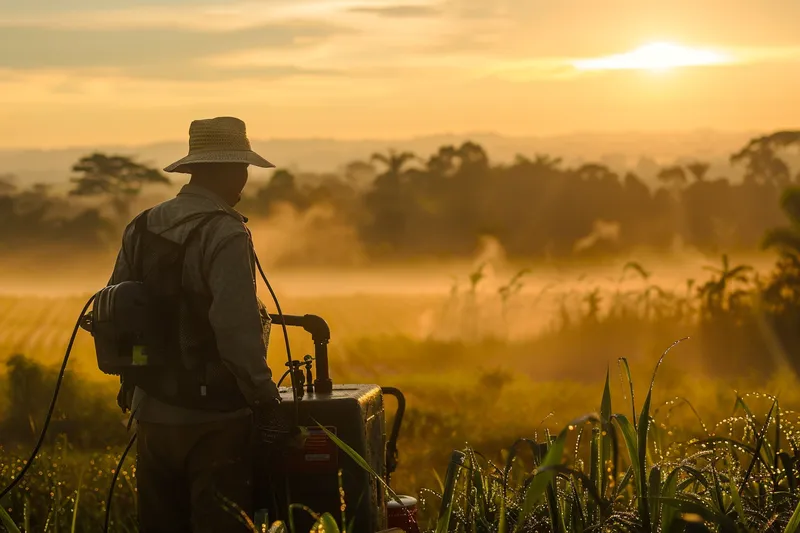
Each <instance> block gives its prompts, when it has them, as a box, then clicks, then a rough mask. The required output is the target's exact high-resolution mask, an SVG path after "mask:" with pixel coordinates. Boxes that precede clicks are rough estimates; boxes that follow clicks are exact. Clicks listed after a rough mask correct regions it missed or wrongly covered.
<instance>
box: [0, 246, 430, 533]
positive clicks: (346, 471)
mask: <svg viewBox="0 0 800 533" xmlns="http://www.w3.org/2000/svg"><path fill="white" fill-rule="evenodd" d="M255 262H256V265H257V267H258V271H259V274H260V275H261V278H262V279H263V281H264V283H265V285H266V286H267V289H268V290H269V292H270V295H271V296H272V299H273V301H274V302H275V307H276V310H277V313H276V314H270V315H269V318H270V320H271V321H272V322H273V323H276V324H280V325H281V328H282V331H283V338H284V342H285V344H286V354H287V362H286V366H287V370H286V371H285V372H284V374H283V376H282V377H281V379H280V380H279V382H278V387H279V392H280V395H281V400H282V401H281V404H280V405H279V406H278V409H280V410H281V411H282V412H283V414H284V415H285V416H286V417H288V418H291V419H293V420H294V423H295V425H296V426H299V427H303V428H305V430H306V432H307V437H306V439H305V442H304V443H303V445H302V447H301V448H286V449H285V450H283V452H282V453H283V456H282V458H281V460H280V461H278V462H275V463H274V464H276V465H277V466H278V468H276V469H275V470H274V471H272V472H269V480H268V485H269V487H270V493H271V495H272V497H273V498H272V502H271V504H269V506H268V507H267V509H266V511H267V513H268V515H269V519H270V520H273V519H282V520H285V521H288V519H289V518H290V517H289V513H291V514H292V517H291V518H292V520H293V522H294V523H295V524H296V525H297V527H299V528H301V529H300V530H303V529H305V530H308V529H310V528H311V527H312V526H313V524H314V521H315V520H314V519H313V517H310V516H309V515H308V514H307V513H306V512H305V511H301V510H297V511H293V510H290V505H289V504H292V503H302V504H303V505H304V506H306V507H307V508H310V509H312V510H313V511H315V512H317V513H320V514H322V513H325V512H328V513H330V514H331V515H332V516H333V517H335V518H336V519H337V521H339V520H340V517H341V516H342V515H343V508H342V506H343V504H344V509H346V510H347V515H346V516H347V524H341V523H340V524H339V526H340V528H343V529H344V528H345V527H346V528H347V530H348V531H354V532H365V533H375V532H378V531H380V530H383V529H386V528H388V527H399V528H402V529H403V530H405V531H406V532H408V533H415V532H418V531H419V530H418V527H417V524H416V500H415V499H414V498H411V497H408V496H400V497H395V498H394V499H393V500H391V501H389V500H387V498H386V493H385V489H386V487H388V486H389V482H390V478H391V475H392V473H393V472H394V471H395V470H396V468H397V463H398V451H397V438H398V436H399V432H400V427H401V424H402V419H403V414H404V411H405V398H404V396H403V394H402V392H401V391H400V390H398V389H396V388H394V387H380V386H378V385H374V384H354V385H348V384H341V385H339V384H334V383H333V381H332V379H331V377H330V371H329V365H328V343H329V342H330V328H329V327H328V324H327V323H326V322H325V320H324V319H322V318H321V317H319V316H316V315H302V316H297V315H284V314H283V311H282V310H281V307H280V303H279V302H278V298H277V296H276V294H275V292H274V290H273V289H272V286H271V285H270V283H269V280H268V279H267V276H266V275H265V274H264V270H263V268H262V267H261V264H260V262H259V261H258V257H255ZM136 283H137V282H123V283H120V284H117V285H111V286H109V287H105V288H104V289H102V290H101V291H99V292H98V293H96V294H94V295H92V296H91V297H90V298H89V300H88V301H87V302H86V304H85V305H84V307H83V309H82V310H81V313H80V315H79V318H78V320H77V321H76V323H75V327H74V328H73V331H72V334H71V336H70V340H69V343H68V345H67V349H66V352H65V354H64V359H63V362H62V364H61V368H60V370H59V373H58V379H57V381H56V386H55V389H54V391H53V397H52V400H51V402H50V406H49V408H48V411H47V416H46V418H45V421H44V424H43V426H42V430H41V433H40V434H39V438H38V440H37V442H36V445H35V446H34V449H33V451H32V452H31V455H30V458H29V459H28V460H27V461H26V462H25V465H24V466H23V468H22V469H21V470H20V471H19V472H18V474H17V475H16V476H15V477H14V479H13V480H12V481H11V483H10V484H9V485H8V486H7V487H5V488H4V489H3V490H2V492H0V499H2V498H3V497H5V496H6V495H7V494H8V493H9V492H10V491H11V490H12V489H13V488H14V487H15V486H16V485H17V484H18V483H19V482H20V481H21V480H22V479H23V477H24V476H25V475H26V473H27V472H28V470H29V469H30V467H31V465H32V464H33V461H34V460H35V458H36V456H37V455H38V453H39V450H40V449H41V446H42V444H43V442H44V439H45V436H46V433H47V430H48V427H49V424H50V420H51V418H52V415H53V412H54V409H55V404H56V400H57V398H58V393H59V391H60V388H61V383H62V380H63V378H64V373H65V370H66V366H67V362H68V361H69V357H70V354H71V352H72V347H73V344H74V342H75V337H76V335H77V332H78V329H79V328H82V329H84V330H86V331H89V332H90V333H91V334H92V336H93V337H94V340H95V349H96V351H97V352H98V354H97V355H98V366H100V368H101V370H103V371H104V372H105V373H111V374H116V373H118V372H119V368H114V369H110V368H109V367H108V366H109V364H110V363H109V359H108V358H107V357H103V358H102V360H101V352H103V353H105V354H106V355H107V354H108V353H110V352H109V346H108V344H107V343H108V341H109V338H114V337H115V336H116V338H117V342H119V338H120V332H121V333H122V335H121V336H122V337H124V338H126V339H127V340H128V342H127V344H125V343H123V344H122V345H121V349H120V347H118V346H115V347H113V349H112V350H111V352H114V353H116V354H117V355H118V359H119V360H117V361H116V363H117V365H118V367H128V368H134V369H135V367H136V366H137V361H136V359H137V358H141V357H142V347H141V346H139V345H138V343H139V342H141V339H137V338H136V334H137V333H136V332H137V331H138V332H139V333H140V332H141V331H142V330H143V329H146V325H145V324H143V322H142V321H146V316H145V317H143V315H142V314H141V311H142V309H143V304H144V302H143V300H144V299H146V298H145V295H144V293H143V292H142V289H141V286H140V285H136ZM93 303H94V306H93V308H92V310H91V311H90V312H87V311H88V310H89V307H90V306H91V305H92V304H93ZM136 317H139V318H138V319H137V318H136ZM137 320H138V321H137ZM112 326H113V327H116V328H117V330H116V331H115V332H112V333H109V330H108V328H111V329H113V327H112ZM287 327H300V328H302V329H304V330H305V331H306V332H308V333H310V334H311V338H312V340H313V342H314V355H313V357H312V356H311V355H306V356H305V357H304V358H303V360H302V361H296V360H293V359H292V355H291V348H290V345H289V335H288V331H287ZM104 343H105V344H104ZM145 357H146V355H145ZM112 366H113V365H112ZM314 369H315V370H316V376H314V374H313V371H314ZM286 377H289V379H290V382H291V385H290V386H289V387H281V384H282V382H283V380H284V379H285V378H286ZM386 395H389V396H394V397H395V398H396V399H397V402H398V407H397V412H396V414H395V417H394V423H393V426H392V429H391V433H390V434H389V437H388V439H387V435H386V414H385V409H384V396H386ZM134 414H135V413H133V414H132V415H131V418H133V415H134ZM320 426H322V427H324V428H325V430H323V429H321V428H320ZM129 427H130V424H129ZM329 434H333V435H335V436H336V437H337V438H338V439H340V440H341V441H342V442H344V443H345V444H346V445H347V446H349V447H350V448H351V449H352V451H355V452H356V453H357V454H358V455H359V456H360V457H361V458H363V459H364V461H366V463H367V464H368V465H369V467H370V468H371V470H372V471H373V472H375V473H376V474H378V477H380V478H381V479H380V480H378V479H375V477H373V476H372V475H371V474H370V473H369V472H367V470H365V469H364V468H363V467H362V466H361V465H360V464H358V462H356V461H355V460H354V458H353V457H351V455H350V454H349V453H347V452H346V451H344V450H343V449H342V448H341V447H340V446H339V445H337V443H336V442H335V441H334V440H333V439H331V438H330V437H329ZM135 440H136V433H134V434H133V435H132V437H131V439H130V441H129V442H128V445H127V447H126V448H125V450H124V452H123V454H122V456H121V458H120V461H119V464H118V467H117V468H116V471H115V474H114V477H113V479H112V481H111V486H110V488H109V493H108V498H107V502H106V517H105V531H108V524H109V517H110V509H111V501H112V497H113V490H114V485H115V484H116V478H117V475H118V473H119V471H120V469H121V466H122V464H123V462H124V461H125V457H126V456H127V454H128V452H129V451H130V449H131V448H132V446H133V444H134V442H135ZM256 481H257V482H258V481H260V480H256ZM257 484H258V483H257ZM384 484H385V485H386V487H384ZM340 486H341V487H342V489H343V494H342V493H341V492H340Z"/></svg>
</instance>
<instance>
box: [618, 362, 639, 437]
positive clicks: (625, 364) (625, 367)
mask: <svg viewBox="0 0 800 533" xmlns="http://www.w3.org/2000/svg"><path fill="white" fill-rule="evenodd" d="M619 365H620V367H622V369H623V370H625V377H627V378H628V387H629V388H630V390H631V416H632V417H633V427H636V400H635V398H634V396H633V376H632V375H631V367H630V365H629V364H628V360H627V359H626V358H625V357H620V359H619Z"/></svg>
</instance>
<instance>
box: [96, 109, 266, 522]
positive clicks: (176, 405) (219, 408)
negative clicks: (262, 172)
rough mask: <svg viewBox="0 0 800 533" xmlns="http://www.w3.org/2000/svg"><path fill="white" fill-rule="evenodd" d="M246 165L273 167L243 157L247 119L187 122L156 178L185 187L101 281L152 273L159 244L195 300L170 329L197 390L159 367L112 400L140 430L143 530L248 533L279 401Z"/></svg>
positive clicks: (146, 216)
mask: <svg viewBox="0 0 800 533" xmlns="http://www.w3.org/2000/svg"><path fill="white" fill-rule="evenodd" d="M249 165H256V166H259V167H263V168H273V167H274V165H273V164H272V163H270V162H269V161H267V160H266V159H264V158H263V157H261V156H259V155H258V154H256V153H255V152H253V151H252V150H251V149H250V143H249V140H248V138H247V134H246V130H245V124H244V122H242V121H241V120H239V119H236V118H232V117H219V118H214V119H207V120H196V121H194V122H192V124H191V126H190V128H189V154H188V155H187V156H186V157H184V158H183V159H180V160H179V161H177V162H175V163H173V164H172V165H169V166H168V167H166V168H165V169H164V170H165V171H166V172H179V173H188V174H191V179H190V181H189V183H188V184H187V185H185V186H184V187H183V188H182V189H181V190H180V192H179V193H178V195H177V196H176V197H175V198H172V199H170V200H168V201H166V202H163V203H161V204H159V205H157V206H155V207H153V208H152V209H149V210H147V211H145V212H144V213H142V214H140V215H139V216H138V217H137V218H136V219H135V220H134V221H133V222H131V224H130V225H129V226H128V227H127V229H126V231H125V233H124V237H123V244H122V248H121V250H120V253H119V255H118V258H117V262H116V265H115V268H114V273H113V275H112V278H111V282H110V284H112V285H113V284H116V283H120V282H122V281H128V280H137V281H142V279H141V278H142V276H145V275H146V274H145V273H143V272H145V271H146V272H148V273H151V272H153V268H155V267H153V266H152V265H151V266H150V267H148V266H147V261H148V258H149V257H150V255H152V254H153V253H155V252H154V248H157V246H155V245H156V244H158V245H160V246H170V245H172V246H174V247H176V249H178V248H177V247H178V246H181V247H182V248H180V249H182V250H183V255H182V256H181V257H182V265H183V266H182V267H180V266H179V267H178V275H177V276H175V278H176V279H182V281H179V282H178V283H179V284H180V285H181V287H180V291H179V294H181V295H195V296H196V297H195V298H194V299H193V300H186V301H185V302H184V304H182V305H186V306H187V308H189V307H190V308H191V310H190V311H191V313H190V312H189V311H182V313H183V314H181V317H180V320H177V319H176V322H175V324H179V328H178V327H176V328H173V329H181V331H180V332H178V331H175V332H174V333H175V339H180V341H179V343H178V344H175V346H180V348H177V349H176V350H175V351H180V352H181V353H179V354H174V357H177V358H179V359H178V360H181V361H182V363H183V364H184V366H185V367H186V368H187V369H192V368H193V369H197V372H196V375H197V376H200V377H199V378H197V379H200V380H201V381H197V382H196V384H199V386H191V385H190V386H187V385H185V383H184V382H188V383H190V384H191V383H195V382H193V381H191V380H192V379H195V378H194V377H190V376H194V375H195V374H192V372H193V371H191V370H186V371H173V373H172V374H169V372H168V371H167V370H164V371H161V370H160V369H157V373H160V374H159V375H158V379H159V380H161V381H159V382H158V383H155V382H153V383H152V384H151V383H150V382H146V383H148V386H145V385H142V383H145V382H141V381H137V383H138V386H136V387H131V385H130V383H125V382H124V378H123V385H122V387H121V390H120V396H119V398H118V399H119V402H120V406H121V407H122V409H123V411H126V410H128V409H130V410H131V412H132V415H131V416H132V417H133V418H134V419H135V420H136V421H137V432H138V452H137V468H136V477H137V484H138V489H137V491H138V510H139V531H140V532H142V533H157V532H159V533H160V532H171V533H172V532H176V533H177V532H184V531H185V532H189V531H194V532H218V531H219V532H222V531H225V532H235V531H247V530H248V529H247V528H246V527H245V525H244V521H243V519H242V514H246V515H248V516H249V517H251V518H252V516H253V511H254V510H253V455H252V447H251V439H252V438H253V436H254V435H253V434H254V429H255V430H258V429H260V428H265V427H269V426H270V424H272V423H274V422H275V417H276V416H277V414H276V413H277V410H276V405H277V403H279V401H280V396H279V394H278V390H277V387H276V385H275V383H274V381H273V379H272V373H271V371H270V369H269V367H268V366H267V363H266V352H267V344H268V340H269V335H268V334H269V315H268V314H267V313H266V311H265V310H264V307H263V304H261V302H260V301H259V299H258V298H257V296H256V276H255V268H254V254H253V251H252V243H251V239H250V235H249V232H248V231H247V228H246V227H245V225H244V223H245V222H246V220H247V219H246V218H245V217H243V216H242V215H241V214H239V213H238V212H237V211H236V210H234V206H235V205H236V204H237V203H238V202H239V200H240V198H241V193H242V190H243V189H244V186H245V184H246V183H247V178H248V166H249ZM143 235H144V237H145V238H143ZM148 239H150V240H148ZM158 239H161V240H158ZM164 239H166V240H164ZM148 243H152V244H148ZM148 254H150V255H148ZM151 263H153V261H151ZM156 263H157V261H156ZM156 263H153V264H154V265H155V264H156ZM143 265H144V266H143ZM151 277H152V275H151ZM198 295H199V296H198ZM187 298H188V296H187ZM187 302H188V303H187ZM192 313H193V314H192ZM186 316H190V318H191V317H194V318H191V320H194V322H189V320H190V319H187V318H186ZM159 320H161V318H159ZM190 326H191V327H193V328H194V330H193V331H188V332H187V331H184V330H190V329H191V327H190ZM191 339H194V340H193V341H192V340H191ZM199 354H202V356H201V355H199ZM169 355H170V357H173V354H169ZM170 386H172V388H171V389H170ZM226 387H227V388H226ZM144 389H147V391H145V390H144ZM169 390H171V391H172V392H169ZM181 391H182V392H181ZM186 391H188V392H186ZM170 394H172V396H170ZM192 395H194V396H193V397H192V398H190V396H192ZM211 398H216V399H217V400H216V401H217V403H216V404H214V403H213V402H211V403H209V401H210V400H209V399H211ZM204 401H205V402H206V403H203V402H204ZM253 420H255V423H256V428H254V427H253ZM255 433H258V431H255Z"/></svg>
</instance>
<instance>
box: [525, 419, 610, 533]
mask: <svg viewBox="0 0 800 533" xmlns="http://www.w3.org/2000/svg"><path fill="white" fill-rule="evenodd" d="M589 420H594V421H599V417H598V416H597V415H596V414H590V415H586V416H583V417H581V418H578V419H576V420H574V421H573V422H571V423H570V424H569V425H568V426H567V427H565V428H564V429H562V430H561V433H559V435H558V437H556V439H555V441H554V442H553V443H552V444H551V445H550V448H549V449H548V450H547V454H546V455H545V456H544V459H543V460H542V462H541V464H540V466H539V468H537V469H536V472H535V473H534V477H533V480H531V482H530V484H529V485H528V488H527V489H526V490H525V497H524V500H523V503H522V511H521V513H520V516H519V519H518V520H517V527H516V528H515V531H519V530H520V528H521V527H522V526H523V525H524V523H525V520H526V519H527V517H528V516H530V513H531V511H532V510H533V507H534V506H535V505H536V504H537V503H539V501H541V499H542V496H544V495H545V492H546V490H547V487H549V486H550V484H551V483H552V482H553V480H554V478H555V476H556V472H555V471H554V470H550V469H546V470H545V469H544V468H545V467H553V466H556V465H559V464H561V460H562V458H563V456H564V445H565V442H566V439H567V434H568V433H569V431H570V430H572V429H573V428H574V427H576V426H578V425H581V424H584V423H586V422H587V421H589Z"/></svg>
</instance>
